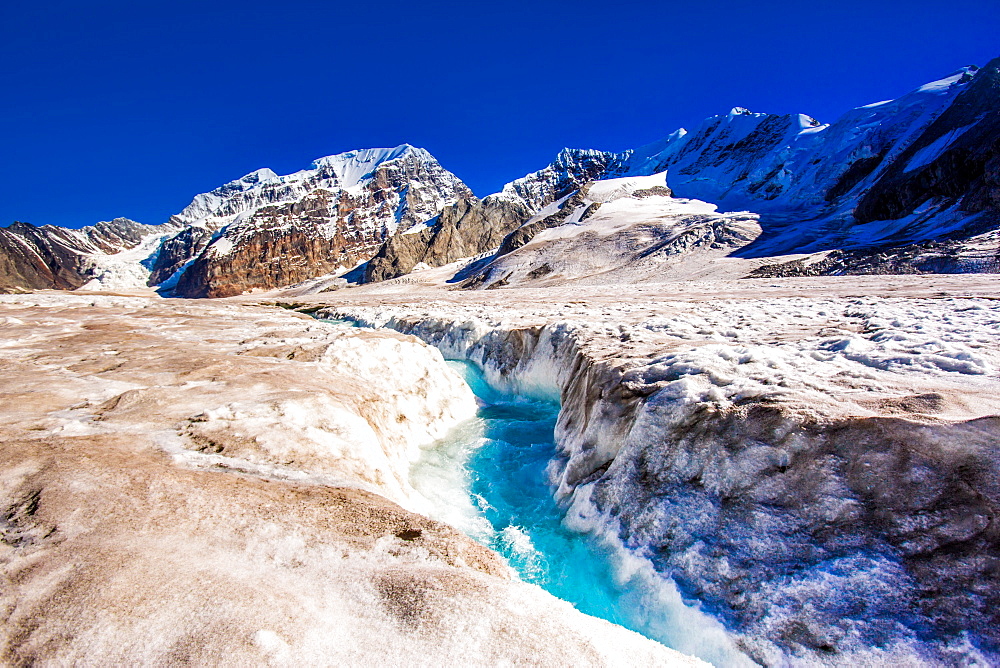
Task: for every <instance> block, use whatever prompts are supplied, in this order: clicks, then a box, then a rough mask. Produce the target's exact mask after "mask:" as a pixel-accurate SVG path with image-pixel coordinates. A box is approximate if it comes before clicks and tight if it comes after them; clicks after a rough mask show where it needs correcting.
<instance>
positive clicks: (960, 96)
mask: <svg viewBox="0 0 1000 668" xmlns="http://www.w3.org/2000/svg"><path fill="white" fill-rule="evenodd" d="M998 138H1000V59H997V60H994V61H992V62H990V63H989V64H988V65H987V66H986V67H984V68H982V69H979V68H976V67H966V68H963V69H961V70H958V71H957V72H955V73H953V74H951V75H950V76H948V77H945V78H943V79H941V80H939V81H934V82H932V83H929V84H927V85H924V86H921V87H919V88H917V89H916V90H914V91H911V92H910V93H908V94H906V95H904V96H902V97H900V98H898V99H895V100H888V101H884V102H878V103H875V104H870V105H866V106H863V107H859V108H857V109H853V110H851V111H850V112H848V113H847V114H845V115H844V116H842V117H841V118H840V119H839V120H837V121H836V122H834V123H832V124H823V123H820V122H819V121H817V120H815V119H813V118H811V117H809V116H806V115H804V114H791V115H777V114H762V113H752V112H750V111H748V110H746V109H742V108H736V109H733V110H732V111H730V112H729V113H728V114H725V115H720V116H713V117H711V118H708V119H706V120H705V121H703V122H702V123H701V124H700V125H699V126H698V127H697V128H696V129H695V130H694V131H691V132H688V131H687V130H685V129H683V128H682V129H679V130H677V131H676V132H674V133H672V134H671V135H670V136H668V137H667V138H665V139H663V140H662V141H659V142H656V143H654V144H650V145H648V146H644V147H642V148H639V149H635V150H629V151H623V152H620V153H613V152H604V151H594V150H578V149H564V150H563V151H562V152H560V153H559V155H558V156H557V157H556V159H555V161H553V162H552V163H551V164H550V165H548V166H547V167H545V168H543V169H541V170H539V171H537V172H533V173H531V174H528V175H527V176H524V177H522V178H520V179H517V180H515V181H512V182H511V183H509V184H507V185H506V186H505V187H504V188H503V190H502V191H501V192H500V193H497V194H496V195H491V196H490V197H487V198H486V199H485V200H484V203H488V202H492V201H495V200H500V201H504V202H506V203H507V206H508V208H509V207H511V206H520V207H522V208H523V209H524V210H526V211H528V212H530V213H529V216H530V215H535V216H541V218H534V219H531V220H527V219H526V220H525V223H524V224H523V226H522V227H520V229H518V227H517V226H512V225H511V224H510V223H509V221H507V220H503V221H501V222H500V223H498V225H497V226H495V227H502V228H503V229H504V230H506V231H508V233H510V234H513V235H514V236H516V237H518V238H520V239H521V243H520V244H519V246H520V245H523V244H524V241H525V240H526V238H527V234H528V231H529V230H533V229H537V228H538V226H539V225H540V220H542V219H545V220H548V222H547V223H546V224H545V226H546V227H551V226H552V224H553V220H561V219H560V218H559V216H556V218H555V219H553V218H551V216H552V214H553V212H552V211H548V212H547V215H542V212H545V211H546V207H550V206H551V205H552V204H553V203H554V202H559V201H562V200H564V199H565V198H566V197H567V196H569V195H571V194H572V193H574V192H578V191H579V192H582V188H583V187H584V186H585V184H587V183H589V182H592V181H599V180H605V179H614V178H619V177H629V176H630V177H639V176H649V175H652V174H658V173H664V172H665V173H666V175H667V176H666V178H667V185H669V188H670V189H671V190H672V191H673V192H674V194H675V195H676V196H678V197H681V198H684V199H688V200H700V201H704V202H708V203H711V204H714V205H716V206H717V207H718V208H719V209H720V210H721V211H730V212H738V211H751V212H754V213H757V214H759V225H760V229H759V232H758V233H757V234H756V235H755V237H754V238H751V239H747V240H746V241H747V242H748V243H744V244H741V245H739V246H737V247H732V248H729V251H728V252H729V253H730V254H731V255H732V256H733V257H742V258H750V259H760V258H775V257H778V256H786V255H789V254H799V255H801V254H817V253H818V254H821V255H820V256H818V257H816V258H810V259H808V261H803V260H802V259H801V258H793V259H785V260H781V259H779V260H775V261H774V262H773V263H772V264H770V265H768V264H766V263H765V264H760V263H757V266H755V267H754V268H753V271H754V272H756V274H755V275H775V274H796V273H807V274H812V273H845V272H846V273H851V272H863V273H871V272H880V271H884V272H886V273H898V272H913V271H946V272H947V271H963V272H964V271H992V270H995V269H996V268H997V267H998V265H1000V258H998V257H997V242H998V241H1000V238H998V236H1000V235H998V232H997V227H998V225H997V222H998V220H1000V146H998V143H1000V140H998ZM673 208H676V207H673ZM559 211H562V212H563V213H564V214H565V215H564V216H563V218H565V219H566V220H569V219H570V218H572V217H573V216H575V215H577V214H579V213H580V212H579V211H577V210H576V207H573V206H569V207H568V208H563V209H560V210H559ZM442 219H443V217H442ZM577 222H578V221H577ZM628 224H629V223H628V221H623V222H622V225H621V226H620V227H624V226H627V225H628ZM746 232H747V230H745V229H743V227H742V226H740V229H739V230H736V231H735V234H734V235H728V237H729V238H739V237H743V236H745V234H746ZM724 236H727V235H724ZM616 238H617V237H616ZM619 241H621V240H620V239H619ZM489 242H490V243H492V240H490V241H489ZM485 243H486V242H485V240H484V244H482V245H480V246H475V245H474V244H473V245H470V244H467V243H466V244H463V245H462V251H463V252H465V253H466V255H465V256H466V257H467V256H469V255H475V254H476V253H477V252H478V253H482V252H486V251H489V250H493V249H496V248H497V245H491V246H489V247H487V246H486V245H485ZM609 243H610V242H609ZM393 246H399V247H405V249H406V252H405V253H402V252H396V253H395V254H393V252H392V251H393ZM500 249H501V251H503V252H506V251H509V250H512V249H511V247H510V244H509V243H504V244H501V245H500ZM618 250H621V249H620V248H619V249H618ZM501 254H502V253H501ZM379 256H385V257H378V256H377V258H378V261H379V263H380V264H379V267H390V268H392V270H391V271H380V272H379V273H378V274H377V275H374V276H373V275H372V272H371V271H370V272H369V277H370V278H391V277H392V276H393V275H400V273H405V272H406V271H408V270H409V269H410V268H412V266H414V265H415V264H416V262H424V263H426V264H429V265H431V266H434V265H435V264H438V265H440V264H444V263H446V262H451V261H454V260H456V259H459V256H458V255H456V254H454V253H452V254H446V253H445V254H442V253H423V252H422V249H419V248H417V249H415V248H413V243H412V242H411V243H407V244H403V243H400V242H398V241H396V240H394V242H393V243H390V244H387V246H386V248H384V249H382V250H381V251H380V253H379ZM407 258H409V261H406V260H407ZM619 260H621V261H625V260H627V256H625V255H620V256H619ZM518 262H519V263H520V264H521V265H524V258H521V259H520V260H518ZM500 264H503V263H500ZM559 264H564V263H559ZM584 264H586V263H584ZM546 266H549V265H548V264H547V263H546ZM494 268H496V267H494ZM529 269H530V271H529V272H528V273H530V272H531V271H536V270H537V271H541V268H540V266H538V267H534V268H533V269H531V268H530V267H529ZM393 272H396V273H393ZM485 280H486V277H485V275H481V276H480V282H483V281H485ZM487 282H488V281H487Z"/></svg>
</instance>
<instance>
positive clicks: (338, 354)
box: [0, 293, 696, 666]
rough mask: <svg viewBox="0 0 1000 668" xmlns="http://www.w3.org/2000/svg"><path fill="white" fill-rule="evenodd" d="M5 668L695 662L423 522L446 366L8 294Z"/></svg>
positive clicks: (396, 344)
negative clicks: (423, 465) (422, 471)
mask: <svg viewBox="0 0 1000 668" xmlns="http://www.w3.org/2000/svg"><path fill="white" fill-rule="evenodd" d="M0 332H2V336H0V369H2V373H0V405H2V406H3V421H2V424H0V439H2V441H3V448H2V449H0V583H2V584H0V610H2V611H3V619H4V622H3V624H2V625H0V657H2V658H0V661H2V662H3V663H5V664H12V665H22V664H32V663H51V664H122V665H146V664H177V663H195V664H210V665H291V664H301V663H311V664H319V665H328V664H346V665H358V664H362V663H363V664H366V665H386V666H388V665H393V666H395V665H404V664H405V665H446V664H453V665H458V664H460V665H504V664H507V665H511V664H535V663H541V664H544V665H559V664H573V665H695V664H696V662H695V661H694V660H693V659H688V658H686V657H683V656H682V655H679V654H677V653H675V652H672V651H670V650H667V649H666V648H664V647H662V646H660V645H657V644H656V643H653V642H651V641H648V640H646V639H644V638H642V637H641V636H639V635H637V634H634V633H632V632H630V631H626V630H624V629H621V628H619V627H615V626H613V625H611V624H609V623H607V622H603V621H601V620H597V619H594V618H591V617H587V616H585V615H583V614H581V613H578V612H576V611H575V610H573V609H572V608H571V607H570V606H569V604H567V603H563V602H561V601H559V600H557V599H555V598H553V597H552V596H549V595H548V594H545V593H544V592H542V591H541V590H540V589H539V588H537V587H534V586H532V585H528V584H525V583H523V582H519V581H517V580H514V579H511V577H510V573H509V570H508V568H507V567H506V566H505V565H504V564H503V562H502V561H501V560H500V559H499V558H498V557H497V556H496V555H495V554H493V553H492V552H490V551H488V550H486V549H485V548H482V547H480V546H479V545H477V544H476V543H474V542H473V541H471V540H470V539H468V538H466V537H464V536H463V535H461V534H460V533H458V532H457V531H456V530H454V529H452V528H451V527H449V526H447V525H445V524H442V523H439V522H435V521H432V520H429V519H427V518H426V517H424V516H421V515H419V514H416V513H415V512H412V511H413V510H417V511H419V510H421V509H422V508H423V507H424V504H425V503H426V502H425V501H424V499H423V497H421V496H420V495H419V494H418V493H417V492H415V491H414V489H413V487H412V486H411V485H410V482H409V477H408V476H409V466H410V463H411V462H412V460H413V459H414V458H415V457H416V456H417V455H418V454H419V446H420V445H427V444H428V443H429V442H431V441H433V440H434V439H436V438H438V437H440V436H442V435H443V434H444V433H446V432H447V431H448V430H449V429H450V428H451V427H452V426H454V425H455V424H457V423H458V422H459V421H461V420H462V419H464V418H466V417H468V416H469V415H471V414H472V412H474V410H475V407H476V406H475V401H474V399H473V396H472V394H471V392H470V391H469V389H468V387H467V386H466V385H465V384H464V383H463V382H462V381H461V380H460V378H459V377H458V376H457V375H456V374H455V373H453V372H452V371H450V370H449V369H448V368H447V367H446V366H445V364H444V363H443V361H442V359H441V355H440V354H439V353H438V352H437V351H435V350H433V349H432V348H429V347H427V346H425V345H423V344H421V343H420V342H418V341H417V340H415V339H412V338H411V337H405V336H402V335H399V334H397V333H394V332H389V331H384V332H372V331H358V330H353V329H349V328H343V327H340V328H336V327H333V326H329V325H326V324H323V323H317V322H316V321H315V320H313V319H312V318H309V317H307V316H304V315H301V314H297V313H289V312H285V311H281V310H277V309H273V308H272V309H261V308H255V307H252V306H246V305H239V304H234V303H218V302H216V303H206V302H198V303H192V302H184V301H181V300H162V299H158V298H143V297H128V296H107V295H86V294H75V295H74V294H61V293H47V294H32V295H19V296H12V295H8V296H2V297H0Z"/></svg>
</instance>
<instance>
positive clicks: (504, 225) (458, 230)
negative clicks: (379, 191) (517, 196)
mask: <svg viewBox="0 0 1000 668" xmlns="http://www.w3.org/2000/svg"><path fill="white" fill-rule="evenodd" d="M529 216H530V211H529V209H528V207H527V205H526V204H524V203H522V202H519V201H516V200H510V199H505V198H501V197H487V198H486V199H484V200H481V201H480V200H477V199H463V200H460V201H459V202H457V203H455V204H452V205H451V206H448V207H445V208H444V210H442V211H441V215H440V216H438V219H437V220H436V221H434V222H433V224H432V225H431V226H430V227H427V228H425V229H422V230H419V231H417V232H402V233H399V234H396V235H395V236H393V237H391V238H390V239H389V240H388V241H387V242H385V244H383V245H382V247H381V248H379V251H378V253H376V254H375V257H373V258H372V259H371V260H369V261H368V264H367V266H366V268H365V281H366V282H372V281H384V280H386V279H390V278H396V277H397V276H402V275H404V274H408V273H410V271H412V270H413V268H414V267H415V266H416V265H417V264H419V263H421V262H422V263H424V264H426V265H428V266H430V267H440V266H442V265H445V264H448V263H450V262H454V261H455V260H460V259H462V258H466V257H471V256H473V255H478V254H479V253H482V252H484V251H487V250H489V249H492V248H496V247H497V246H498V245H499V244H500V243H501V242H502V241H503V238H504V236H505V235H507V234H508V233H509V232H511V231H512V230H514V229H517V228H518V226H519V225H521V223H522V222H524V221H525V220H527V218H528V217H529Z"/></svg>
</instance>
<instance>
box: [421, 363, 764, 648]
mask: <svg viewBox="0 0 1000 668" xmlns="http://www.w3.org/2000/svg"><path fill="white" fill-rule="evenodd" d="M448 364H449V366H451V367H452V368H453V369H455V370H456V371H458V372H459V373H460V374H461V375H462V376H463V377H464V378H465V380H466V382H467V383H468V384H469V386H470V387H471V388H472V390H473V391H474V392H475V394H476V395H477V396H478V397H479V399H480V401H481V402H482V407H481V408H480V410H479V413H478V417H477V418H476V419H474V420H471V421H469V422H467V423H466V424H464V425H462V426H461V427H459V428H458V429H456V430H455V431H453V432H452V433H451V434H450V435H449V437H448V438H446V439H444V440H443V441H441V442H439V443H437V444H436V445H435V446H434V447H432V448H429V449H427V450H425V451H424V453H423V455H422V456H421V458H420V460H419V461H417V462H416V463H415V464H414V465H413V467H412V468H411V471H410V480H411V483H412V484H413V486H414V487H415V488H416V490H417V491H418V492H420V493H421V494H422V495H423V496H424V497H425V498H427V499H428V500H429V501H430V502H431V504H432V506H433V510H432V515H433V516H434V517H435V519H438V520H441V521H444V522H448V523H449V524H451V525H452V526H455V527H457V528H458V529H460V530H462V531H464V532H465V533H466V534H468V535H469V536H471V537H472V538H474V539H475V540H477V541H479V542H480V543H482V544H484V545H486V546H488V547H490V548H493V549H494V550H496V551H497V552H499V553H500V554H502V555H503V556H504V557H505V558H506V559H507V561H508V562H509V563H510V565H511V566H512V567H513V568H514V569H515V570H516V571H517V572H518V573H519V575H520V576H521V578H522V579H524V580H526V581H527V582H531V583H533V584H537V585H539V586H540V587H542V588H543V589H545V590H546V591H548V592H549V593H551V594H553V595H555V596H557V597H559V598H561V599H563V600H566V601H569V602H570V603H572V604H573V605H574V606H575V607H576V608H577V609H578V610H580V611H581V612H585V613H587V614H589V615H593V616H595V617H600V618H602V619H606V620H608V621H611V622H614V623H616V624H619V625H621V626H624V627H626V628H629V629H632V630H634V631H637V632H639V633H642V634H643V635H645V636H647V637H649V638H652V639H653V640H657V641H660V642H663V643H664V644H666V645H668V646H671V647H674V648H675V649H679V650H681V651H684V652H688V653H692V654H696V655H699V656H701V658H703V659H706V660H709V661H711V662H712V663H715V664H716V665H725V666H739V665H746V664H748V663H749V662H748V661H747V657H746V656H745V655H743V654H742V653H741V652H739V651H737V650H735V648H733V646H732V644H731V639H730V638H728V637H727V634H726V633H725V631H724V630H723V629H722V628H721V625H719V624H718V622H715V620H711V619H709V618H707V617H706V616H705V615H703V614H702V613H700V612H696V611H695V610H693V609H691V608H688V607H687V606H685V605H684V604H683V602H682V601H681V599H680V596H679V595H678V594H677V592H676V589H675V588H674V587H673V586H672V583H670V584H667V583H665V582H663V581H662V580H661V579H660V578H659V577H658V576H656V575H655V574H654V573H653V572H652V569H651V567H650V566H649V565H648V562H644V561H643V565H644V566H645V568H643V566H640V565H639V562H640V560H639V559H636V558H634V557H629V556H628V555H627V554H625V553H624V550H623V549H622V548H621V547H620V546H615V545H613V544H610V543H607V544H605V543H602V541H601V540H600V539H599V538H596V537H594V536H592V535H589V534H583V533H577V532H574V531H571V530H569V529H567V528H566V527H565V526H564V525H563V517H564V516H565V510H564V509H562V508H560V507H559V506H558V505H557V504H556V502H555V500H554V498H553V489H552V487H551V485H550V484H549V482H548V480H549V477H548V475H547V473H546V467H547V466H548V464H549V462H550V461H551V460H552V458H553V456H554V455H555V452H556V450H555V442H554V435H553V432H554V428H555V424H556V418H557V416H558V413H559V405H558V404H557V403H555V402H546V401H539V400H534V399H528V398H524V397H519V396H516V395H511V394H505V393H501V392H498V391H497V390H495V389H494V388H492V387H491V386H490V385H488V384H487V383H486V381H485V380H484V378H483V376H482V374H481V373H480V372H479V370H478V369H476V368H475V367H474V366H473V365H471V364H469V363H467V362H458V361H450V362H448ZM630 560H631V562H632V563H629V561H630Z"/></svg>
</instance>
